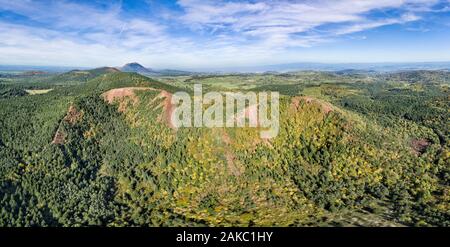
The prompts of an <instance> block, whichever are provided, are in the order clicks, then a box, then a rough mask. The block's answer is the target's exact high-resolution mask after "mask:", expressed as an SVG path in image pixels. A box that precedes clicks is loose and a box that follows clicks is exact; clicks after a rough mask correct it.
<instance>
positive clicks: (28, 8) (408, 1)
mask: <svg viewBox="0 0 450 247" xmlns="http://www.w3.org/2000/svg"><path fill="white" fill-rule="evenodd" d="M132 61H137V62H139V63H142V64H143V65H145V66H148V67H154V68H179V69H201V68H225V67H237V66H257V65H268V64H280V63H295V62H321V63H359V62H363V63H373V62H430V61H450V0H304V1H302V0H300V1H288V0H285V1H221V0H214V1H213V0H212V1H207V0H180V1H156V0H140V1H139V0H136V1H131V0H122V1H106V0H105V1H103V0H93V1H92V0H91V1H87V0H82V1H69V0H66V1H63V0H58V1H56V0H55V1H50V0H40V1H32V0H14V1H11V0H0V64H20V65H59V66H87V67H95V66H119V65H122V64H124V63H127V62H132Z"/></svg>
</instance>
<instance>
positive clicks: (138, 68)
mask: <svg viewBox="0 0 450 247" xmlns="http://www.w3.org/2000/svg"><path fill="white" fill-rule="evenodd" d="M120 70H121V71H122V72H135V73H139V74H142V75H147V76H182V75H193V74H195V73H193V72H189V71H182V70H173V69H163V70H154V69H151V68H146V67H144V66H142V65H140V64H139V63H136V62H134V63H127V64H125V65H124V66H122V67H121V68H120Z"/></svg>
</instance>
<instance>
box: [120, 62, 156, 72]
mask: <svg viewBox="0 0 450 247" xmlns="http://www.w3.org/2000/svg"><path fill="white" fill-rule="evenodd" d="M120 70H121V71H122V72H136V73H140V74H148V73H153V70H152V69H148V68H145V67H144V66H142V65H140V64H138V63H127V64H125V65H124V66H123V67H122V68H120Z"/></svg>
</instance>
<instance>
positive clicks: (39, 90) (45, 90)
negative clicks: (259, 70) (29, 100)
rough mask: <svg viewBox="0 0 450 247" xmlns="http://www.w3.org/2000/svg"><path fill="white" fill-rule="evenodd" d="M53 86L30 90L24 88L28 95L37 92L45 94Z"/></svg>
mask: <svg viewBox="0 0 450 247" xmlns="http://www.w3.org/2000/svg"><path fill="white" fill-rule="evenodd" d="M52 90H53V88H51V89H36V90H31V89H27V90H25V91H26V92H27V93H28V94H29V95H37V94H46V93H48V92H50V91H52Z"/></svg>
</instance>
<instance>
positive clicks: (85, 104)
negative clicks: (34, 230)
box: [0, 68, 450, 226]
mask: <svg viewBox="0 0 450 247" xmlns="http://www.w3.org/2000/svg"><path fill="white" fill-rule="evenodd" d="M448 78H449V77H448V72H439V73H430V72H427V71H415V72H410V73H408V74H404V73H403V72H402V73H398V74H396V73H392V74H382V75H380V74H373V73H370V74H362V73H357V74H352V73H341V74H339V73H322V72H298V73H289V74H247V75H221V76H211V75H209V76H195V77H192V76H180V77H166V78H158V80H155V79H151V78H148V77H145V76H142V75H139V74H136V73H126V72H120V71H117V70H116V69H113V68H101V69H95V70H89V71H71V72H68V73H63V74H57V75H53V74H50V75H39V76H37V75H36V76H29V77H27V78H23V76H18V77H15V76H8V77H0V210H1V211H0V226H404V225H406V226H449V225H450V213H449V212H450V204H449V203H450V165H449V164H450V163H449V157H450V147H449V142H448V140H449V136H450V132H449V125H448V119H449V118H450V112H449V109H450V100H449V97H450V94H449V84H448ZM195 83H201V84H202V85H203V88H204V91H205V92H208V91H211V90H221V91H227V90H228V91H236V90H251V91H267V90H274V91H279V92H280V94H281V99H280V133H279V135H278V136H277V137H276V138H273V139H261V138H260V137H259V129H251V128H179V129H174V128H173V126H172V125H171V123H170V117H169V116H170V112H171V110H172V108H173V106H172V105H171V103H170V98H171V95H172V93H174V92H176V91H179V90H183V91H188V92H191V90H192V87H193V85H194V84H195Z"/></svg>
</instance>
